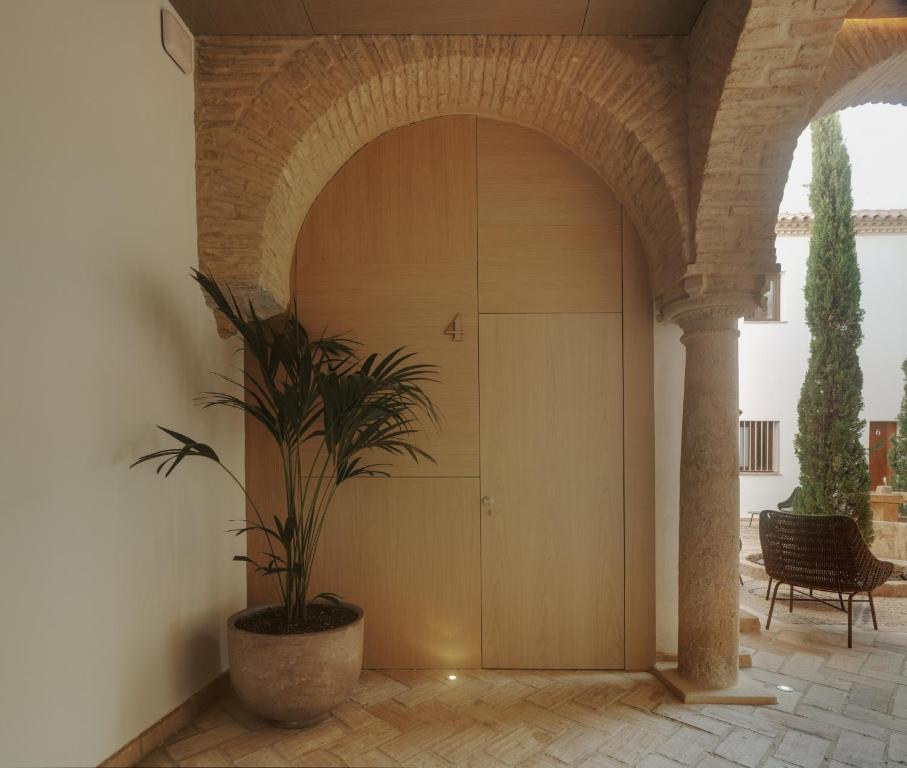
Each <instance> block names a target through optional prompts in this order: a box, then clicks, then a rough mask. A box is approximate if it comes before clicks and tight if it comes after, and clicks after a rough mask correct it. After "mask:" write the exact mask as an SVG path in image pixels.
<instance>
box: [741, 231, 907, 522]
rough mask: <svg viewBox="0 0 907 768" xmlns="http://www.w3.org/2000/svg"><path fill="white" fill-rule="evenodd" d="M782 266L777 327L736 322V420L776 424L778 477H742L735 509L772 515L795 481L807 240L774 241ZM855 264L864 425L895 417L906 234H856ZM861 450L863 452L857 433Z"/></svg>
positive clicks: (906, 338)
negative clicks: (862, 314) (859, 300)
mask: <svg viewBox="0 0 907 768" xmlns="http://www.w3.org/2000/svg"><path fill="white" fill-rule="evenodd" d="M776 250H777V254H778V262H779V263H780V264H781V269H782V276H781V318H782V321H781V322H780V323H741V327H740V409H741V411H742V412H743V413H742V415H741V419H758V420H767V421H779V422H780V426H779V429H780V438H781V445H780V461H779V472H778V473H777V474H771V475H746V474H745V475H741V477H740V509H741V513H742V514H745V513H746V512H747V511H748V510H759V509H773V508H774V507H775V506H776V505H777V503H778V502H779V501H781V500H782V499H785V498H787V497H788V496H789V495H790V493H791V491H792V490H793V489H794V488H795V487H796V485H797V484H798V482H799V474H800V468H799V464H798V462H797V457H796V456H795V455H794V446H793V440H794V435H795V434H796V432H797V400H798V399H799V397H800V387H801V385H802V384H803V378H804V376H805V373H806V364H807V360H808V357H809V329H808V328H807V327H806V320H805V314H804V312H805V308H804V300H803V286H804V283H805V279H806V259H807V256H808V255H809V238H808V237H803V236H801V237H793V236H790V237H779V238H778V240H777V243H776ZM857 258H858V260H859V263H860V272H861V276H862V292H863V297H862V306H863V309H864V310H865V312H866V316H865V319H864V320H863V335H864V339H863V345H862V347H861V348H860V363H861V365H862V367H863V382H864V386H863V398H864V401H865V409H864V413H863V415H864V418H865V419H866V420H867V422H869V421H893V420H895V419H896V418H897V413H898V408H899V405H900V399H901V396H902V395H903V391H904V384H903V375H902V373H901V368H900V366H901V363H902V361H903V360H904V359H905V358H907V302H905V301H904V288H905V287H907V235H858V236H857ZM863 444H864V446H865V445H867V436H866V432H865V431H864V435H863Z"/></svg>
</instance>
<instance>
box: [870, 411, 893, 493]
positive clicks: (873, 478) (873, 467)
mask: <svg viewBox="0 0 907 768" xmlns="http://www.w3.org/2000/svg"><path fill="white" fill-rule="evenodd" d="M897 431H898V423H897V422H896V421H871V422H869V478H870V479H869V485H870V488H871V489H872V490H875V489H876V488H877V487H878V486H880V485H882V484H883V481H884V480H885V479H886V478H887V479H888V482H889V483H890V482H891V475H892V474H893V473H892V471H891V463H890V462H889V460H888V451H889V450H890V449H891V438H892V437H894V435H895V434H897Z"/></svg>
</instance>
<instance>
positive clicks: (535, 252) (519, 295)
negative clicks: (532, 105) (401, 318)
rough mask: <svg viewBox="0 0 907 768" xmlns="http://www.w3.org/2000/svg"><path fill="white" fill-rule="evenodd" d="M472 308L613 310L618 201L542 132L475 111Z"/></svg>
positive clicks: (617, 297)
mask: <svg viewBox="0 0 907 768" xmlns="http://www.w3.org/2000/svg"><path fill="white" fill-rule="evenodd" d="M477 136H478V139H477V144H478V149H477V156H476V160H477V164H478V175H477V180H478V209H479V215H478V254H479V311H480V312H483V313H485V312H495V313H497V312H620V308H621V220H620V205H619V204H618V202H617V199H616V198H615V197H614V195H613V194H612V193H611V191H610V190H609V189H608V187H607V186H605V185H604V184H603V183H602V180H601V179H600V178H599V177H598V176H597V175H596V174H595V172H594V171H592V169H591V168H589V166H587V165H586V164H585V163H583V162H582V161H581V160H580V159H579V158H578V157H576V155H574V154H573V153H571V152H570V151H569V150H567V149H565V148H564V147H561V146H560V145H558V144H556V143H555V142H553V141H551V139H549V138H548V137H547V136H545V135H543V134H541V133H539V132H537V131H533V130H530V129H528V128H523V127H522V126H518V125H513V124H509V123H500V122H496V121H494V120H479V121H478V127H477Z"/></svg>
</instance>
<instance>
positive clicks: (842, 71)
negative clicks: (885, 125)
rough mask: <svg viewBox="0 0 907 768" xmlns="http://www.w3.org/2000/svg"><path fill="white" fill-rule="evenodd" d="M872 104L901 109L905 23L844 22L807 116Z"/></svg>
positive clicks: (906, 94)
mask: <svg viewBox="0 0 907 768" xmlns="http://www.w3.org/2000/svg"><path fill="white" fill-rule="evenodd" d="M872 103H886V104H901V105H907V18H901V19H872V20H870V19H865V20H864V19H848V20H847V21H846V22H844V26H843V28H842V29H841V32H840V33H839V34H838V36H837V37H836V38H835V44H834V48H833V49H832V53H831V58H830V59H829V62H828V66H827V67H826V68H825V74H824V75H823V77H822V82H821V84H820V86H819V91H818V93H817V95H816V98H815V99H813V109H812V112H813V114H814V115H818V116H821V115H828V114H831V113H832V112H837V111H839V110H841V109H847V108H848V107H856V106H859V105H861V104H872Z"/></svg>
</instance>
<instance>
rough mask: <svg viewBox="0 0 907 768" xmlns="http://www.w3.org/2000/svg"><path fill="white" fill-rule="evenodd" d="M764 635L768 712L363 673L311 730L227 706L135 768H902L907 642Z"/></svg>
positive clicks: (758, 650) (799, 628) (830, 631)
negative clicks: (775, 698) (849, 642)
mask: <svg viewBox="0 0 907 768" xmlns="http://www.w3.org/2000/svg"><path fill="white" fill-rule="evenodd" d="M854 639H855V643H854V648H853V649H852V650H848V649H847V646H846V638H845V630H844V627H843V625H842V626H841V627H833V626H822V627H809V626H804V625H789V626H784V625H782V624H780V623H779V624H778V625H777V628H775V627H774V626H773V628H772V631H771V632H765V631H763V632H761V633H758V634H748V635H744V636H742V637H741V640H742V644H743V645H744V646H746V647H747V648H748V649H750V650H751V651H752V652H753V665H754V666H753V669H752V670H750V671H749V672H748V674H750V675H751V676H752V677H754V678H756V679H758V680H760V681H763V682H764V683H765V684H767V685H771V686H775V685H778V684H784V685H789V686H791V687H792V688H793V689H794V691H793V692H792V693H782V692H779V693H778V695H779V703H778V705H777V706H772V707H744V706H714V705H708V706H689V705H680V704H678V703H676V702H675V701H673V700H672V699H671V697H670V696H669V695H668V694H667V693H666V692H665V691H664V690H663V689H662V688H661V686H660V685H659V684H658V683H657V682H656V681H655V680H654V679H653V678H652V677H650V676H649V675H648V674H625V673H614V672H554V671H551V672H528V671H527V672H522V671H507V672H497V671H490V670H465V671H464V670H456V674H457V679H456V680H454V681H451V680H448V679H447V675H448V673H449V671H448V670H439V671H429V672H414V671H406V670H400V671H385V672H375V671H366V672H363V674H362V678H361V680H360V683H359V686H358V687H357V689H356V691H355V693H354V694H353V697H352V700H351V701H350V702H348V703H347V704H345V705H343V706H342V707H341V708H340V709H338V710H337V711H336V712H335V713H334V714H333V716H332V717H331V718H330V719H328V720H327V721H325V722H323V723H321V724H320V725H317V726H315V727H314V728H311V729H309V730H306V731H287V730H281V729H277V728H273V727H270V726H268V725H267V724H266V723H264V722H262V721H260V720H258V719H257V718H255V717H253V716H251V715H249V714H248V713H246V712H244V711H243V710H242V708H241V707H240V706H239V703H238V702H237V701H236V699H235V698H233V697H232V696H228V697H226V698H224V699H223V700H221V701H219V702H218V703H217V704H216V705H214V706H212V707H211V708H210V709H209V710H207V711H206V712H203V713H202V714H201V715H200V716H199V717H198V718H196V720H195V721H194V722H193V724H192V725H191V726H190V727H189V728H187V729H186V730H184V731H182V732H180V733H179V734H177V735H176V736H175V737H174V738H173V739H171V741H170V742H169V743H168V744H167V745H166V746H164V747H162V748H161V749H158V750H156V751H155V752H153V753H151V754H150V755H148V756H147V757H146V758H145V759H144V760H143V761H142V762H141V763H140V765H146V766H151V765H165V766H175V765H180V766H223V765H227V766H229V765H237V766H344V765H350V766H413V768H450V766H455V765H456V766H467V767H468V768H485V767H487V768H512V767H513V766H526V767H527V768H564V767H565V766H578V767H579V768H605V766H628V765H636V766H644V767H645V768H678V767H679V766H701V767H702V768H722V767H724V768H730V767H731V766H747V767H748V768H785V767H787V768H789V767H791V766H794V767H796V768H817V767H818V766H829V768H872V767H875V766H882V767H884V768H890V767H891V766H896V765H905V764H907V667H905V659H907V633H902V632H896V631H891V630H890V629H889V630H883V631H880V632H872V631H867V630H863V629H857V630H855V635H854Z"/></svg>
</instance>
